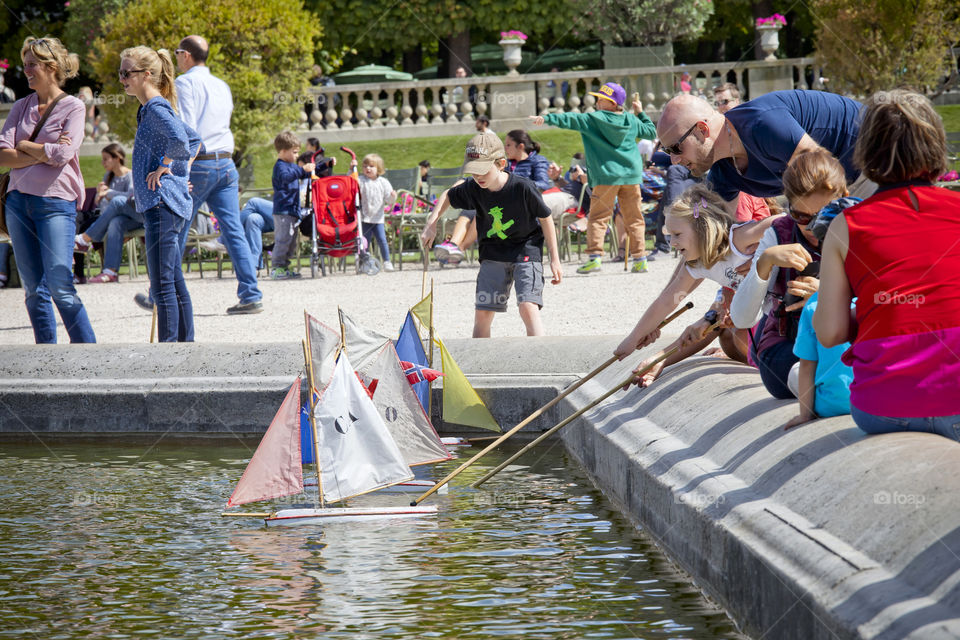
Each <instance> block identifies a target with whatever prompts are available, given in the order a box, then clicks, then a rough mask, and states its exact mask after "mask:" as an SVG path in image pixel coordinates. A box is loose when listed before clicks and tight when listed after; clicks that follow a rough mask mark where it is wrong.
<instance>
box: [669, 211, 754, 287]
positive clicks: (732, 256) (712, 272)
mask: <svg viewBox="0 0 960 640" xmlns="http://www.w3.org/2000/svg"><path fill="white" fill-rule="evenodd" d="M744 224H749V223H744ZM742 226H743V225H742V224H735V225H733V226H732V227H730V236H729V243H730V251H729V253H727V255H726V257H725V258H723V259H722V260H720V261H719V262H717V263H716V264H714V265H713V266H712V267H710V268H709V269H706V268H704V267H691V266H690V265H686V267H687V273H689V274H690V275H691V276H693V277H694V278H696V279H698V280H700V279H702V278H709V279H710V280H713V281H714V282H717V283H719V284H720V285H721V286H724V287H729V288H731V289H733V290H734V291H736V289H737V287H738V286H740V283H741V282H742V281H743V276H741V275H740V274H739V273H737V267H739V266H741V265H743V264H744V263H745V262H749V261H750V260H752V259H753V256H751V255H747V254H745V253H740V252H739V251H737V246H736V245H735V244H733V232H734V230H735V229H736V228H737V227H742Z"/></svg>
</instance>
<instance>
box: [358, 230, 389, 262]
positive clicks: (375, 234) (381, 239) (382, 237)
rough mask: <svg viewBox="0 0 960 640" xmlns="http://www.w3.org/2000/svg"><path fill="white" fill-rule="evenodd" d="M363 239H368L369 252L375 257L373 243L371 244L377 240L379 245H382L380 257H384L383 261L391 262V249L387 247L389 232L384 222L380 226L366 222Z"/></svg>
mask: <svg viewBox="0 0 960 640" xmlns="http://www.w3.org/2000/svg"><path fill="white" fill-rule="evenodd" d="M363 237H364V238H366V239H367V250H368V251H369V252H370V255H373V242H371V240H370V239H371V238H376V239H377V244H378V245H380V255H381V256H382V257H383V261H384V262H390V247H389V246H387V231H386V229H385V225H384V224H383V223H382V222H381V223H380V224H370V223H367V222H364V223H363Z"/></svg>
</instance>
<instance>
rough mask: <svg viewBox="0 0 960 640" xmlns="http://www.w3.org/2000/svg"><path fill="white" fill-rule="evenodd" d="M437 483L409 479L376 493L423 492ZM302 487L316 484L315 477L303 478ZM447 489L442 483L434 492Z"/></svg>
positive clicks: (444, 491)
mask: <svg viewBox="0 0 960 640" xmlns="http://www.w3.org/2000/svg"><path fill="white" fill-rule="evenodd" d="M436 484H437V483H436V482H432V481H430V480H409V481H407V482H401V483H399V484H392V485H390V486H389V487H384V488H383V489H377V493H423V492H424V491H428V490H430V489H432V488H433V487H434V486H435V485H436ZM303 486H304V487H315V486H317V479H316V478H304V479H303ZM447 491H449V489H448V485H443V486H442V487H440V488H439V489H437V490H436V492H435V493H437V494H439V495H444V494H446V493H447Z"/></svg>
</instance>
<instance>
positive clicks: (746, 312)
mask: <svg viewBox="0 0 960 640" xmlns="http://www.w3.org/2000/svg"><path fill="white" fill-rule="evenodd" d="M783 190H784V193H785V194H786V196H787V201H788V202H789V206H788V208H787V213H788V215H787V216H782V217H781V218H780V219H778V220H777V221H776V222H775V223H774V224H773V225H772V226H771V228H770V229H768V230H767V232H766V233H765V234H764V236H763V238H762V239H761V240H760V244H759V246H758V247H757V250H756V252H755V253H754V257H753V264H752V266H751V267H750V273H749V274H747V276H746V277H745V278H744V279H743V282H742V283H741V284H740V288H739V289H737V293H736V294H735V295H734V296H733V301H732V302H731V304H730V317H731V319H732V320H733V323H734V324H735V325H736V326H737V327H739V328H742V329H747V328H750V327H754V325H756V326H755V327H754V329H753V333H752V336H753V337H752V342H751V346H750V356H751V359H752V360H753V362H754V363H756V365H757V368H758V369H759V370H760V378H761V379H762V380H763V385H764V387H766V389H767V391H769V392H770V394H771V395H772V396H773V397H775V398H779V399H788V398H793V397H794V393H793V391H791V389H790V387H789V385H788V379H789V374H790V369H791V368H792V367H793V365H794V364H796V363H797V361H798V357H797V356H796V355H794V353H793V346H794V342H795V340H796V336H797V328H798V326H799V322H800V314H801V312H802V310H803V306H804V304H805V303H806V301H807V299H808V298H809V297H810V296H811V295H813V294H814V293H816V292H817V290H818V289H819V287H820V280H819V277H818V274H819V272H818V271H817V269H818V268H819V263H820V242H819V240H818V239H817V237H816V236H815V235H814V234H813V232H812V231H810V230H809V229H808V228H807V227H808V226H809V225H810V223H811V222H812V221H813V220H814V219H815V218H816V216H817V213H818V212H819V211H820V209H822V208H823V207H825V206H826V205H827V204H829V203H830V202H832V201H833V200H835V199H837V198H840V197H842V196H845V195H847V180H846V176H845V174H844V169H843V165H841V164H840V162H839V161H837V159H836V158H834V157H833V155H831V154H830V152H829V151H825V150H819V151H811V152H808V153H803V154H801V155H799V156H797V157H796V158H794V160H793V162H791V163H790V165H789V166H788V167H787V170H786V171H785V172H784V174H783Z"/></svg>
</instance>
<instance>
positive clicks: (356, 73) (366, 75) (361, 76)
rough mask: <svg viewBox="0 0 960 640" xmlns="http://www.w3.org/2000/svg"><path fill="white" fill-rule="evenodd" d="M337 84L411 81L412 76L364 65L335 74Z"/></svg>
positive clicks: (372, 65) (378, 66)
mask: <svg viewBox="0 0 960 640" xmlns="http://www.w3.org/2000/svg"><path fill="white" fill-rule="evenodd" d="M333 80H334V82H336V83H337V84H360V83H364V82H403V81H405V80H413V76H412V75H411V74H409V73H406V72H404V71H397V70H396V69H392V68H390V67H385V66H383V65H380V64H366V65H363V66H362V67H357V68H356V69H351V70H350V71H344V72H342V73H337V74H335V75H334V76H333Z"/></svg>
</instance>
